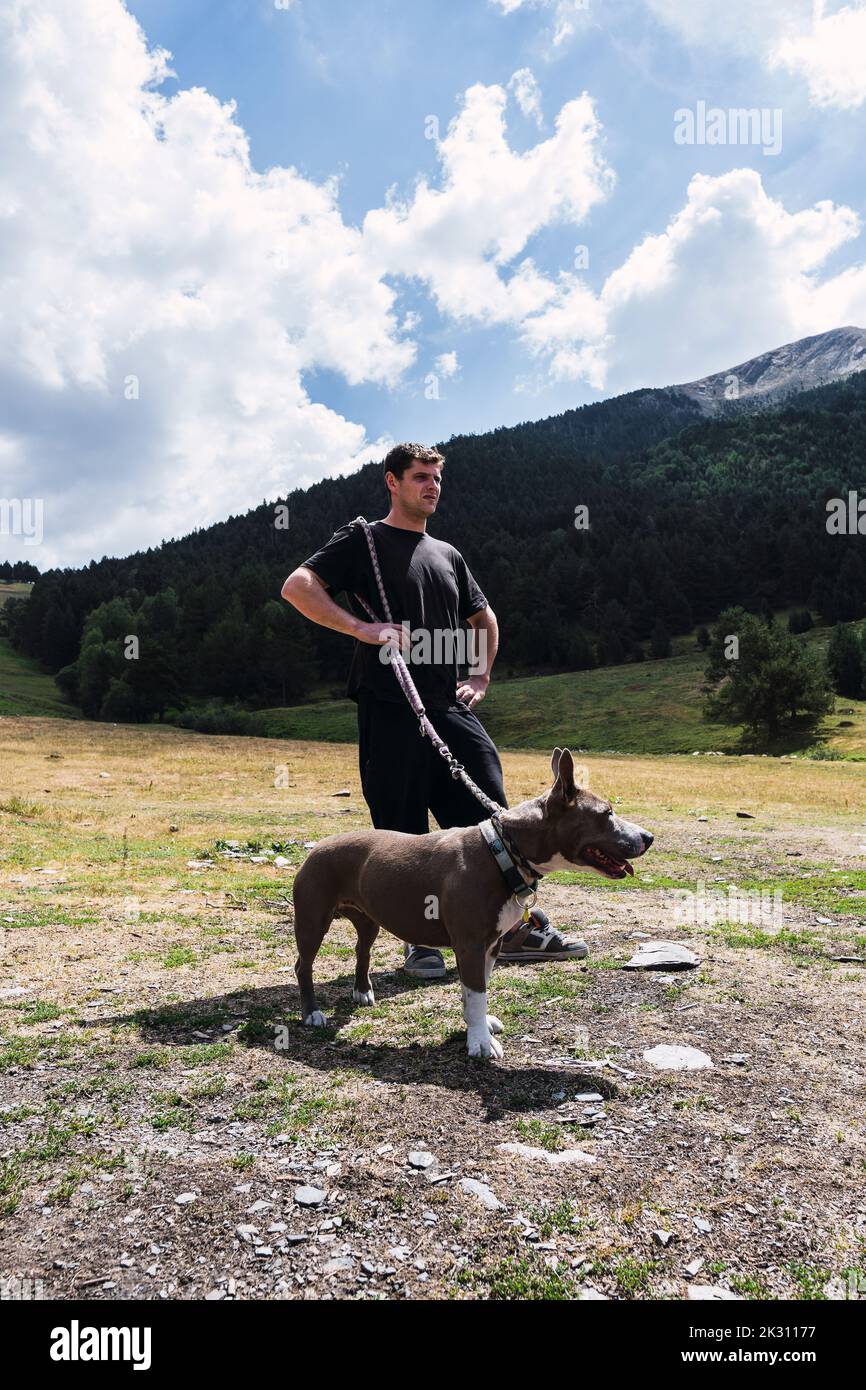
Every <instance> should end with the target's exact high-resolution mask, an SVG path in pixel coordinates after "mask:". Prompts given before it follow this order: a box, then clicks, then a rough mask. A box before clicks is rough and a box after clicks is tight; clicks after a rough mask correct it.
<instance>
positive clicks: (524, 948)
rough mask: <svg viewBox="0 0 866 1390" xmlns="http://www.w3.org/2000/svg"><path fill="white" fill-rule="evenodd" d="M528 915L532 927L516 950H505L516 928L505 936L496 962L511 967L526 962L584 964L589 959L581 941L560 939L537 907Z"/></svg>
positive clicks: (574, 938) (569, 938) (565, 937)
mask: <svg viewBox="0 0 866 1390" xmlns="http://www.w3.org/2000/svg"><path fill="white" fill-rule="evenodd" d="M529 915H530V917H531V918H532V920H533V923H534V926H533V928H532V930H531V931H530V932H528V933H527V935H526V937H525V939H524V940H523V941H522V942H521V944H520V946H518V947H516V948H514V947H512V948H511V949H510V950H509V946H508V942H509V938H513V937H514V936H515V935H516V933H517V928H514V929H513V930H512V931H510V932H506V934H505V936H504V937H503V938H502V948H501V950H500V952H499V960H500V961H502V962H504V963H505V964H513V963H514V962H515V961H526V960H541V961H544V960H585V959H586V957H587V956H588V955H589V947H588V946H587V944H586V942H585V941H581V940H579V939H578V938H576V937H573V936H562V935H561V933H560V932H558V931H557V930H556V929H555V928H554V927H552V926H551V925H550V922H549V920H548V917H547V914H546V913H544V912H542V910H541V908H540V907H535V908H533V909H532V910H531V912H530V914H529Z"/></svg>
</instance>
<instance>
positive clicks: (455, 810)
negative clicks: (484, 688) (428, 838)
mask: <svg viewBox="0 0 866 1390" xmlns="http://www.w3.org/2000/svg"><path fill="white" fill-rule="evenodd" d="M358 695H359V699H358V762H359V766H360V769H361V786H362V788H363V791H364V800H365V801H366V803H367V805H368V806H369V808H370V816H371V818H372V821H373V825H374V826H375V827H376V829H377V830H402V831H405V833H406V834H408V835H426V834H427V832H428V831H429V829H430V825H429V821H428V818H427V811H428V809H429V810H430V811H432V812H433V815H434V816H435V817H436V821H437V823H438V825H439V828H440V829H441V830H447V829H449V828H450V827H451V826H452V825H477V824H478V822H479V821H482V820H486V819H487V814H488V813H487V811H485V809H484V807H483V806H482V805H481V803H480V802H479V801H476V800H475V797H474V796H473V795H472V793H471V792H469V791H468V790H467V789H466V787H464V785H463V783H462V782H460V781H457V780H456V779H455V778H454V777H452V776H451V773H450V772H449V770H448V764H447V763H446V761H445V759H444V758H443V757H442V756H441V754H439V753H437V752H436V749H435V748H434V747H433V745H432V744H431V742H430V740H429V738H422V737H421V733H420V730H419V728H418V720H417V719H416V717H415V715H414V714H413V713H412V710H411V709H410V707H409V705H408V704H407V703H406V702H405V701H404V702H401V703H400V704H396V703H394V704H392V703H390V702H389V701H387V700H377V699H375V697H374V696H372V695H369V694H368V693H367V692H366V691H364V690H361V691H359V692H358ZM428 718H429V720H430V723H431V724H432V725H433V727H434V729H435V730H436V732H437V733H438V734H439V736H440V738H443V739H444V740H445V742H446V743H447V744H448V747H449V748H450V749H451V752H452V753H453V754H454V756H455V758H456V759H457V761H458V762H459V763H462V764H463V766H464V767H465V768H466V771H467V772H468V773H469V776H470V777H471V778H472V780H473V782H475V783H477V785H478V786H479V787H480V788H481V790H482V791H483V792H486V793H487V795H488V796H489V797H491V798H492V799H493V800H494V801H498V802H499V804H500V806H507V805H508V802H507V801H506V800H505V787H504V784H503V781H502V764H501V763H500V761H499V754H498V753H497V751H496V746H495V744H494V743H493V740H492V739H491V738H490V735H489V734H488V733H487V730H486V729H485V728H484V725H483V724H482V723H481V721H480V719H478V718H476V716H475V715H474V714H473V713H472V711H471V710H470V709H467V707H466V706H465V705H462V704H454V705H452V707H451V708H450V709H448V710H441V711H440V710H428Z"/></svg>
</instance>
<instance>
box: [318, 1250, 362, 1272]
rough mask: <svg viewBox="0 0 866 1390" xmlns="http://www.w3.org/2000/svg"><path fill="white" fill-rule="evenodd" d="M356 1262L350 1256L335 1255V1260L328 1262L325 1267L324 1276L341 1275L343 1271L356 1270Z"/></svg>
mask: <svg viewBox="0 0 866 1390" xmlns="http://www.w3.org/2000/svg"><path fill="white" fill-rule="evenodd" d="M354 1268H355V1261H354V1260H353V1259H352V1258H351V1257H350V1256H349V1255H335V1256H334V1258H333V1260H328V1262H327V1264H326V1265H325V1266H324V1268H323V1270H322V1273H323V1274H339V1273H340V1270H343V1269H354Z"/></svg>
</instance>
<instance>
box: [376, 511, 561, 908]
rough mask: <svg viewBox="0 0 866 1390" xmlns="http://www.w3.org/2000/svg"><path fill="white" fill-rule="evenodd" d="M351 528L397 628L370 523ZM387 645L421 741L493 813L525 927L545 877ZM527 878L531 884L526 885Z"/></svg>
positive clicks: (494, 838)
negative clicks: (363, 541) (360, 535)
mask: <svg viewBox="0 0 866 1390" xmlns="http://www.w3.org/2000/svg"><path fill="white" fill-rule="evenodd" d="M349 525H350V526H360V528H361V530H362V531H363V532H364V535H365V536H366V538H367V548H368V549H369V551H370V560H371V563H372V566H373V574H374V576H375V579H376V587H377V588H378V590H379V599H380V601H381V604H382V612H383V613H384V614H385V622H386V623H391V624H392V625H394V626H397V624H395V623H394V619H393V618H392V616H391V609H390V606H389V604H388V599H387V597H386V595H385V585H384V583H383V581H382V571H381V569H380V567H379V556H378V554H377V552H376V542H375V540H374V538H373V532H372V530H371V528H370V523H369V522H368V521H367V520H366V518H365V517H363V516H358V517H356V518H355V520H354V521H352V522H350V523H349ZM355 598H356V600H357V602H358V603H359V604H360V605H361V607H362V608H363V609H364V612H365V613H367V614H368V615H369V617H370V620H371V621H372V622H374V623H379V622H381V621H382V620H381V619H380V618H379V617H377V615H376V614H375V613H374V612H373V609H372V608H371V607H370V605H369V604H368V603H365V602H364V600H363V599H362V598H361V595H360V594H355ZM388 645H389V647H390V662H391V669H392V670H393V672H394V674H395V676H396V677H397V680H398V682H399V685H400V689H401V690H402V692H403V694H404V695H405V696H406V699H407V700H408V702H409V705H410V707H411V709H412V712H413V713H414V715H415V716H416V718H417V720H418V727H419V729H420V732H421V737H422V738H429V740H430V742H431V743H432V745H433V747H434V748H435V749H436V752H437V753H438V754H439V755H440V756H441V757H442V758H444V759H445V761H446V763H447V764H448V768H449V770H450V772H451V776H452V777H453V778H454V780H455V781H460V782H462V783H463V785H464V787H466V789H467V791H469V792H471V794H472V795H473V796H474V797H475V800H476V801H478V802H480V804H481V805H482V806H483V807H484V809H485V811H488V812H489V813H490V820H489V821H483V822H482V824H481V826H480V829H481V832H482V834H483V836H484V839H485V841H486V843H487V845H488V846H489V848H490V851H491V853H492V854H493V857H494V858H495V860H496V862H497V864H498V865H499V867H500V869H501V870H502V872H503V874H504V876H505V881H506V883H507V884H508V886H509V888H511V889H512V892H513V896H514V897H515V898H516V899H517V900H518V902H519V903H521V904H522V906H523V922H524V924H525V923H527V922H528V921H529V909H530V907H532V906H533V905H534V903H535V898H536V891H535V890H536V889H537V887H538V881H539V879H540V878H542V877H543V875H541V874H540V873H539V872H538V870H537V869H535V868H533V866H532V865H531V864H530V863H529V861H528V860H527V859H524V857H523V855H522V854H521V853H520V851H519V850H518V849H517V848H516V846H515V845H513V844H512V843H511V841H510V840H509V839H508V837H507V836H506V834H505V830H504V827H503V825H502V821H501V820H500V817H501V815H502V813H503V811H504V810H505V807H504V806H500V805H499V802H498V801H494V800H493V799H492V798H491V797H489V796H488V795H487V794H486V792H483V791H482V790H481V788H480V787H479V786H478V785H477V784H476V783H475V782H473V780H472V778H471V777H470V776H469V773H468V772H467V771H466V768H465V767H464V766H463V764H462V763H459V762H458V761H457V759H456V758H455V757H454V754H453V753H452V752H451V749H450V748H449V747H448V744H447V743H446V742H445V740H444V739H443V738H442V737H441V736H440V735H439V734H438V733H437V732H436V730H435V729H434V727H433V725H432V724H431V722H430V719H429V718H428V716H427V711H426V710H425V709H424V705H423V703H422V701H421V696H420V695H419V694H418V691H417V689H416V687H415V682H414V681H413V680H412V677H411V676H410V674H409V668H408V666H407V665H406V662H405V661H404V660H403V655H402V653H401V652H400V651H399V650H398V649H397V648H396V647H395V645H394V643H393V642H391V643H389V644H388ZM527 876H528V879H529V882H527ZM518 878H519V880H520V886H517V879H518ZM530 897H531V898H532V902H531V903H530V902H529V901H528V899H529V898H530Z"/></svg>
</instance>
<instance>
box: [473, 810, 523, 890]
mask: <svg viewBox="0 0 866 1390" xmlns="http://www.w3.org/2000/svg"><path fill="white" fill-rule="evenodd" d="M478 829H479V830H480V831H481V834H482V835H483V836H484V839H485V842H486V844H487V847H488V849H489V850H490V853H491V854H492V855H493V858H494V859H495V860H496V862H497V864H498V865H499V867H500V869H501V870H502V876H503V878H504V879H505V882H506V884H507V885H508V887H509V889H510V890H511V893H512V894H513V896H514V897H515V898H516V899H517V901H518V902H519V903H525V902H526V900H527V899H528V898H532V899H533V901H534V899H535V892H536V889H537V888H538V879H535V880H534V882H533V883H527V882H526V879H525V878H524V877H523V874H522V873H521V872H520V870H519V869H518V867H517V865H516V864H515V862H514V860H513V859H512V858H511V855H510V854H509V853H508V850H507V849H506V848H505V845H504V843H503V840H502V836H501V835H500V834H499V833H498V831H497V830H496V829H495V828H494V825H493V821H492V820H483V821H481V823H480V825H479V826H478Z"/></svg>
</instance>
